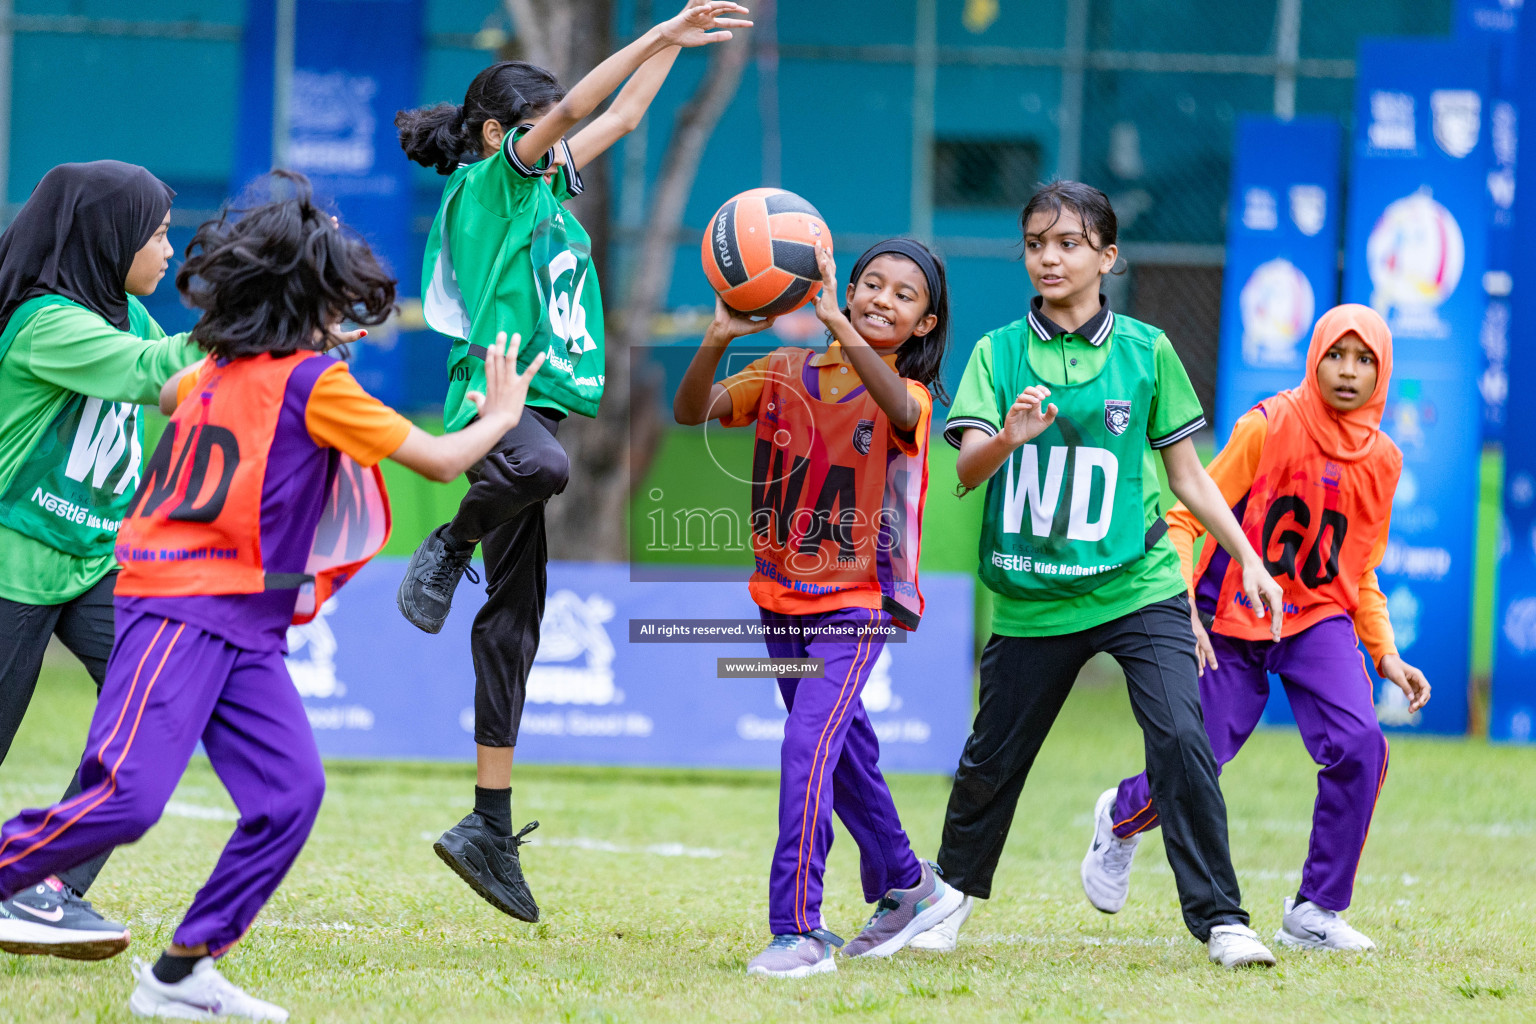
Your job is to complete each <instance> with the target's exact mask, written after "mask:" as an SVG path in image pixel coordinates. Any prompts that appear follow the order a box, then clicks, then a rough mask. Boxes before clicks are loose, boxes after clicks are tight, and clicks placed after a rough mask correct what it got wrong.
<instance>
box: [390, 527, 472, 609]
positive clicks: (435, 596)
mask: <svg viewBox="0 0 1536 1024" xmlns="http://www.w3.org/2000/svg"><path fill="white" fill-rule="evenodd" d="M474 554H475V549H474V547H473V546H470V547H469V548H457V547H454V546H453V545H452V544H450V543H449V542H448V527H447V526H439V527H438V528H437V529H435V530H433V531H432V532H431V533H429V534H427V539H426V540H424V541H422V542H421V546H420V547H418V548H417V549H416V550H415V552H414V553H412V555H411V561H410V564H408V565H407V566H406V567H405V579H403V580H401V581H400V589H399V591H397V592H396V594H395V604H396V605H397V606H398V607H399V608H400V614H401V615H404V616H405V617H406V618H407V619H409V620H410V621H411V625H413V626H415V627H416V628H417V629H420V630H423V631H425V632H428V633H436V632H438V631H439V630H441V629H442V628H443V623H444V622H446V621H447V619H448V611H449V609H450V608H452V607H453V592H454V590H455V588H457V587H458V585H459V578H460V577H462V576H468V577H469V579H470V582H471V583H479V582H480V574H479V573H477V572H475V570H474V568H473V567H472V566H471V565H470V564H469V560H470V559H471V558H473V557H474Z"/></svg>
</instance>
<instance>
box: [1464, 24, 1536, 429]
mask: <svg viewBox="0 0 1536 1024" xmlns="http://www.w3.org/2000/svg"><path fill="white" fill-rule="evenodd" d="M1523 7H1524V0H1459V2H1458V3H1457V5H1456V8H1457V17H1456V32H1457V35H1458V36H1461V37H1463V38H1467V39H1472V40H1478V41H1482V42H1484V43H1486V44H1487V45H1488V46H1489V47H1491V48H1492V51H1493V57H1494V76H1493V89H1492V93H1491V95H1490V96H1489V119H1488V121H1489V137H1490V141H1491V142H1492V144H1493V148H1492V154H1491V155H1492V166H1491V167H1490V168H1489V169H1488V204H1489V220H1488V270H1487V272H1486V273H1485V274H1483V289H1484V291H1485V292H1486V293H1487V296H1488V300H1487V303H1488V304H1487V307H1486V309H1485V310H1484V313H1483V329H1482V332H1481V334H1480V336H1479V339H1478V340H1479V342H1480V343H1481V345H1482V349H1483V372H1482V374H1481V375H1480V376H1479V377H1478V381H1477V387H1478V391H1479V392H1480V393H1481V395H1482V398H1483V440H1485V441H1491V442H1498V441H1502V440H1503V439H1504V406H1505V400H1506V399H1507V397H1508V395H1509V375H1508V372H1507V362H1508V359H1509V303H1510V295H1511V293H1512V292H1513V291H1514V277H1513V274H1512V264H1511V247H1512V245H1513V244H1514V205H1515V148H1516V127H1517V124H1518V121H1519V116H1518V113H1517V104H1516V102H1515V94H1516V90H1517V89H1518V86H1519V81H1518V75H1519V39H1518V36H1517V29H1518V28H1519V25H1520V11H1521V9H1522V8H1523Z"/></svg>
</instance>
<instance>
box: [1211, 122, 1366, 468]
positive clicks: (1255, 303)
mask: <svg viewBox="0 0 1536 1024" xmlns="http://www.w3.org/2000/svg"><path fill="white" fill-rule="evenodd" d="M1342 135H1343V133H1342V131H1341V129H1340V127H1339V124H1338V122H1337V121H1335V120H1334V119H1333V118H1330V117H1300V118H1296V119H1295V120H1292V121H1281V120H1278V119H1276V118H1271V117H1257V116H1244V117H1243V118H1241V119H1240V120H1239V121H1238V125H1237V146H1236V152H1235V153H1234V155H1233V160H1232V192H1231V198H1230V200H1229V203H1228V207H1227V208H1228V210H1229V211H1230V213H1229V214H1228V217H1227V263H1226V270H1225V272H1224V274H1223V276H1222V297H1221V356H1220V358H1219V359H1218V360H1217V364H1216V365H1217V377H1216V437H1217V440H1218V441H1219V442H1225V441H1226V439H1227V437H1228V436H1229V435H1230V434H1231V433H1232V425H1233V424H1234V423H1236V422H1237V420H1238V417H1240V416H1242V414H1243V413H1245V412H1247V411H1248V410H1249V409H1251V408H1253V406H1254V405H1255V404H1256V403H1257V402H1258V401H1259V400H1260V399H1263V398H1267V397H1269V396H1270V395H1273V394H1274V393H1276V392H1277V391H1283V390H1284V389H1286V388H1292V387H1295V386H1296V384H1297V382H1298V381H1299V380H1300V379H1301V374H1302V372H1303V371H1304V370H1305V368H1306V360H1307V342H1308V340H1309V339H1310V338H1311V336H1312V325H1313V324H1314V323H1315V322H1316V321H1317V318H1318V317H1319V316H1321V315H1322V314H1323V312H1324V311H1325V310H1327V309H1329V308H1330V307H1331V306H1333V305H1335V301H1336V296H1337V294H1338V245H1339V157H1340V152H1339V151H1340V147H1341V145H1342Z"/></svg>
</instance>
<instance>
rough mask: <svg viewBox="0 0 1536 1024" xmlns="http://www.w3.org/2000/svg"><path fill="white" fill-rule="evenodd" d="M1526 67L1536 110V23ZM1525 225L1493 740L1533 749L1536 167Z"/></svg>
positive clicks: (1524, 185)
mask: <svg viewBox="0 0 1536 1024" xmlns="http://www.w3.org/2000/svg"><path fill="white" fill-rule="evenodd" d="M1518 40H1519V44H1518V45H1519V54H1518V56H1519V61H1520V66H1521V67H1522V68H1524V69H1526V70H1525V73H1524V74H1523V75H1522V76H1521V78H1520V79H1519V81H1518V89H1517V90H1516V92H1515V94H1514V101H1515V102H1516V103H1517V104H1519V106H1520V107H1521V109H1523V110H1536V18H1523V19H1521V24H1520V27H1519V35H1518ZM1514 214H1515V218H1516V221H1517V223H1519V224H1520V225H1522V226H1523V227H1524V230H1522V231H1518V232H1515V233H1514V234H1513V235H1512V238H1511V246H1510V265H1511V270H1512V272H1513V274H1514V276H1515V279H1516V280H1521V281H1525V282H1526V286H1525V287H1524V288H1521V289H1518V290H1516V291H1515V292H1514V293H1513V294H1512V295H1511V297H1510V298H1511V303H1510V305H1511V309H1510V314H1511V315H1510V339H1511V342H1512V344H1511V345H1510V348H1509V364H1508V366H1509V387H1510V393H1511V394H1512V395H1514V396H1516V400H1515V401H1513V402H1510V403H1509V406H1508V409H1507V419H1506V421H1505V437H1506V439H1507V442H1506V444H1505V445H1504V522H1503V529H1502V530H1501V531H1500V532H1501V536H1502V537H1503V538H1505V542H1504V543H1501V544H1500V547H1501V549H1502V551H1501V553H1500V556H1499V575H1498V589H1497V594H1496V597H1495V601H1494V620H1493V626H1494V632H1493V636H1494V645H1493V694H1492V697H1493V702H1492V706H1491V708H1490V709H1489V715H1488V735H1489V736H1490V737H1491V738H1493V739H1495V740H1508V741H1513V742H1519V743H1529V742H1532V741H1533V740H1536V443H1533V439H1536V402H1532V401H1531V399H1530V396H1531V395H1532V394H1533V393H1536V293H1533V292H1532V290H1531V287H1530V285H1531V283H1532V282H1536V236H1533V234H1532V232H1531V230H1530V226H1531V225H1533V224H1536V160H1526V161H1525V162H1524V163H1522V164H1521V165H1520V166H1519V168H1518V169H1517V171H1516V187H1515V208H1514Z"/></svg>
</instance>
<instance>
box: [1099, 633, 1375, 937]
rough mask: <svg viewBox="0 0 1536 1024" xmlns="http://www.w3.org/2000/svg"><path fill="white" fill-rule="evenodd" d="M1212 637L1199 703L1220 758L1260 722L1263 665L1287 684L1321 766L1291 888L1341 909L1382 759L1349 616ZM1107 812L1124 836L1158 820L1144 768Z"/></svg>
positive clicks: (1265, 682)
mask: <svg viewBox="0 0 1536 1024" xmlns="http://www.w3.org/2000/svg"><path fill="white" fill-rule="evenodd" d="M1211 645H1212V647H1213V648H1214V649H1215V651H1216V662H1217V664H1218V665H1220V666H1221V667H1220V668H1218V669H1216V670H1214V671H1213V670H1211V669H1206V671H1205V675H1203V676H1201V677H1200V705H1201V708H1202V710H1203V711H1204V714H1205V731H1206V734H1207V735H1208V736H1210V738H1211V750H1212V751H1213V752H1214V753H1215V755H1216V762H1217V764H1219V765H1225V764H1226V763H1227V762H1228V761H1230V760H1232V759H1233V758H1234V757H1236V756H1237V752H1238V751H1239V750H1241V749H1242V747H1243V744H1244V743H1245V742H1246V741H1247V739H1248V737H1249V736H1250V735H1252V733H1253V730H1254V728H1255V727H1256V726H1257V725H1258V724H1259V717H1260V716H1261V715H1263V713H1264V705H1265V703H1266V702H1267V701H1268V700H1269V677H1268V675H1267V673H1270V672H1273V673H1275V674H1276V675H1278V676H1279V677H1280V681H1281V682H1282V683H1283V684H1284V685H1285V693H1286V696H1287V697H1288V698H1290V702H1291V710H1292V711H1293V712H1294V713H1295V715H1296V724H1297V725H1298V726H1299V727H1300V728H1301V739H1302V742H1303V743H1305V744H1306V747H1307V753H1309V754H1311V755H1312V760H1314V761H1316V762H1317V763H1318V765H1320V766H1321V767H1320V770H1319V771H1318V773H1317V803H1316V805H1315V806H1314V807H1313V810H1312V840H1311V843H1310V845H1309V847H1308V849H1307V862H1306V865H1305V867H1303V868H1302V872H1301V888H1300V890H1299V891H1298V893H1297V895H1298V896H1300V897H1301V898H1302V899H1304V900H1310V901H1311V902H1313V903H1316V904H1317V905H1318V906H1320V907H1322V908H1324V909H1325V910H1333V911H1341V910H1344V909H1345V908H1346V907H1348V906H1349V903H1350V899H1351V897H1352V896H1353V894H1354V888H1355V872H1356V871H1357V870H1359V867H1360V854H1361V852H1362V851H1363V850H1364V848H1365V837H1366V834H1367V833H1368V832H1369V831H1370V827H1371V815H1372V813H1373V812H1374V811H1375V810H1376V797H1377V795H1378V794H1379V793H1380V792H1381V786H1382V783H1383V782H1385V781H1386V777H1387V760H1388V746H1387V738H1386V736H1385V735H1383V734H1382V731H1381V726H1380V725H1379V724H1378V723H1377V721H1376V707H1375V704H1374V703H1373V701H1372V693H1371V680H1370V676H1368V675H1367V674H1366V671H1365V665H1364V664H1363V663H1362V661H1361V658H1360V651H1359V647H1358V641H1357V640H1356V638H1355V628H1354V626H1353V624H1351V622H1350V620H1349V619H1348V618H1346V617H1345V616H1342V615H1339V616H1335V617H1333V618H1329V619H1324V620H1323V621H1321V622H1319V623H1317V624H1316V625H1313V626H1310V627H1308V628H1307V629H1304V630H1302V631H1301V632H1300V633H1297V634H1296V635H1295V636H1289V637H1286V638H1285V639H1283V640H1281V641H1280V642H1279V643H1278V644H1276V643H1270V642H1269V641H1254V640H1234V639H1232V638H1231V637H1226V636H1222V635H1220V634H1219V633H1212V634H1211ZM1114 821H1115V834H1116V835H1118V836H1120V837H1121V838H1122V839H1124V838H1128V837H1130V836H1133V835H1135V834H1136V833H1138V832H1141V831H1144V830H1146V829H1149V828H1154V827H1155V826H1156V825H1157V821H1158V818H1157V808H1155V807H1154V806H1153V805H1152V796H1151V791H1150V789H1149V787H1148V784H1147V775H1146V773H1145V772H1143V773H1142V774H1140V775H1137V776H1135V777H1134V778H1130V779H1126V780H1125V781H1124V782H1122V783H1120V792H1119V794H1118V795H1117V797H1116V800H1115V809H1114Z"/></svg>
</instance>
